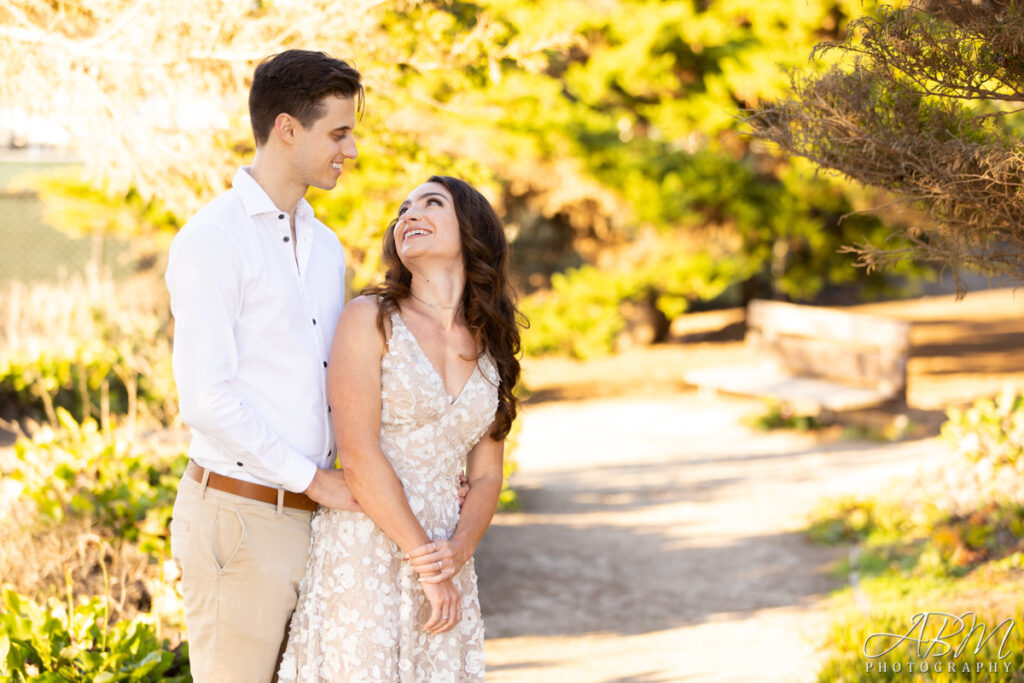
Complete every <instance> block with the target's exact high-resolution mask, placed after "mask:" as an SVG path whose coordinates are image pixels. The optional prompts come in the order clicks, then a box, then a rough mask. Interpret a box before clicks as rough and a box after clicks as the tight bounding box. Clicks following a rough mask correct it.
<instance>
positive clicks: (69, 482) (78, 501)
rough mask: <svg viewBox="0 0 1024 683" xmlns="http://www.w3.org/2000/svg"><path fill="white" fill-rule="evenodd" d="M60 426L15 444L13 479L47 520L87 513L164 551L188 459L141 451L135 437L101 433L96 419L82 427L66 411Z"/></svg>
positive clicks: (117, 533) (59, 416) (59, 413)
mask: <svg viewBox="0 0 1024 683" xmlns="http://www.w3.org/2000/svg"><path fill="white" fill-rule="evenodd" d="M56 416H57V420H58V423H59V426H58V428H57V429H52V428H50V427H44V428H42V429H40V430H39V431H38V432H37V433H36V434H35V435H34V436H33V437H32V438H31V439H29V438H24V437H23V438H20V439H19V440H18V441H17V442H16V443H15V445H14V454H15V460H16V464H15V468H14V471H13V472H11V473H10V477H11V478H12V479H14V480H16V481H19V482H21V484H22V486H23V488H22V491H21V495H22V497H23V498H26V499H29V500H32V501H33V502H34V503H35V504H36V506H37V507H38V510H39V513H40V515H41V516H42V517H43V518H44V519H49V520H51V521H54V522H60V521H62V520H64V519H65V518H67V517H77V518H85V517H88V518H90V519H91V520H92V521H93V522H94V523H95V524H97V525H99V526H101V527H103V528H106V529H110V530H111V531H112V532H113V534H114V535H115V536H118V537H122V538H125V539H126V540H129V541H133V542H137V543H139V544H140V547H141V548H142V549H143V550H144V551H146V552H150V553H151V554H154V555H157V556H162V555H163V554H165V553H166V550H167V546H168V543H169V540H168V536H167V532H166V529H167V525H168V520H169V519H170V514H171V508H172V506H173V504H174V496H175V493H176V492H177V485H178V480H179V479H180V478H181V474H182V473H183V472H184V468H185V466H186V464H187V456H186V455H185V454H184V452H182V451H178V452H177V453H176V454H174V455H171V456H158V455H155V454H153V453H147V452H139V451H138V450H136V447H135V445H134V442H133V441H129V440H128V439H127V438H125V437H124V436H122V435H119V434H118V433H116V432H105V431H102V430H101V429H100V428H99V426H98V424H97V423H96V421H95V420H93V419H87V420H84V421H83V422H82V423H81V424H79V423H78V422H76V421H75V419H74V418H73V417H72V416H71V414H70V413H68V412H67V411H66V410H64V409H63V408H58V409H57V411H56Z"/></svg>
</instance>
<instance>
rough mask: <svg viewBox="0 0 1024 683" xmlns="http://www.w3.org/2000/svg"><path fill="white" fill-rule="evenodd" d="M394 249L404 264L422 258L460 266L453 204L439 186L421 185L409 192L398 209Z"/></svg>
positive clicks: (459, 239) (447, 193) (459, 250)
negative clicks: (451, 260) (453, 262)
mask: <svg viewBox="0 0 1024 683" xmlns="http://www.w3.org/2000/svg"><path fill="white" fill-rule="evenodd" d="M394 229H395V247H396V248H397V250H398V257H399V258H400V259H401V260H402V263H405V264H406V267H408V263H409V261H410V260H412V259H417V258H422V257H424V256H428V257H431V258H433V259H453V260H458V261H459V262H460V263H461V259H462V240H461V238H460V237H459V221H458V219H457V218H456V217H455V203H454V201H453V200H452V195H451V193H450V192H448V189H447V188H445V186H444V185H441V184H440V183H423V184H422V185H420V186H419V187H417V188H416V189H415V190H413V191H412V192H411V193H410V194H409V197H408V198H407V199H406V200H405V201H404V202H402V206H401V207H400V208H399V209H398V222H397V223H395V228H394Z"/></svg>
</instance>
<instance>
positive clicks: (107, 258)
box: [0, 161, 133, 283]
mask: <svg viewBox="0 0 1024 683" xmlns="http://www.w3.org/2000/svg"><path fill="white" fill-rule="evenodd" d="M46 166H49V164H44V163H32V162H11V161H0V282H2V283H11V282H24V283H32V282H61V281H65V280H67V278H68V277H69V276H71V275H74V274H76V273H82V272H83V271H84V270H85V269H86V268H87V267H93V268H97V267H98V269H99V271H100V272H104V273H107V274H109V275H110V276H111V277H113V278H114V279H120V278H123V277H125V276H127V275H130V274H131V272H132V269H133V268H132V264H131V263H130V259H129V250H128V247H129V243H128V241H127V240H124V239H114V238H110V237H106V236H103V235H97V236H87V237H74V236H71V235H67V234H65V233H63V232H61V231H60V230H58V229H57V228H56V227H55V226H53V225H50V224H49V223H48V222H47V220H46V217H45V215H44V210H43V209H44V207H43V202H42V200H41V199H40V198H39V196H38V195H37V194H36V193H35V192H34V191H32V190H26V189H19V188H13V189H12V188H11V187H10V186H9V185H10V180H11V179H12V178H16V177H17V176H18V175H20V174H22V173H31V172H33V171H37V170H41V169H42V168H44V167H46Z"/></svg>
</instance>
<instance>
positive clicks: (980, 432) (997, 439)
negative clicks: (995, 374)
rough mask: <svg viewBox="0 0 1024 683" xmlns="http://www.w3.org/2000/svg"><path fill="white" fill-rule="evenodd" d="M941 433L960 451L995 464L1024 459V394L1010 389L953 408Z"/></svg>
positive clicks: (1015, 464) (1010, 462)
mask: <svg viewBox="0 0 1024 683" xmlns="http://www.w3.org/2000/svg"><path fill="white" fill-rule="evenodd" d="M947 414H948V418H949V419H948V420H947V421H946V423H945V424H943V426H942V436H943V438H945V439H946V440H947V441H949V442H950V443H952V445H953V447H954V448H955V449H956V450H957V452H959V453H961V454H963V455H965V456H966V457H967V458H969V459H971V460H972V461H974V462H986V463H988V464H990V465H992V466H994V467H1002V466H1011V467H1020V466H1021V464H1022V463H1024V459H1022V457H1021V456H1022V455H1024V394H1020V393H1016V392H1014V391H1012V390H1010V389H1007V390H1006V391H1003V392H1002V393H1001V394H999V396H997V397H996V398H995V399H994V400H993V399H988V398H983V399H979V400H978V401H976V402H975V403H974V405H973V406H971V407H970V408H967V409H966V410H961V409H959V408H951V409H950V410H949V411H948V413H947Z"/></svg>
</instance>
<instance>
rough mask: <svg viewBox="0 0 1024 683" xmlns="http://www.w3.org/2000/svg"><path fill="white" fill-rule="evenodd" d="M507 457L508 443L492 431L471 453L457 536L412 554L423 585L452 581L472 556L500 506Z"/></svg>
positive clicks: (456, 531) (455, 534) (414, 565)
mask: <svg viewBox="0 0 1024 683" xmlns="http://www.w3.org/2000/svg"><path fill="white" fill-rule="evenodd" d="M504 455H505V442H504V441H495V440H494V439H492V438H491V437H490V430H488V435H487V436H484V438H483V439H481V440H480V442H479V443H477V445H476V446H474V447H473V449H472V450H471V451H470V452H469V461H468V464H467V468H466V469H467V477H468V479H469V493H467V494H466V502H465V503H463V505H462V513H461V514H460V515H459V523H458V524H457V525H456V527H455V533H454V534H453V535H452V537H451V539H450V540H448V541H443V540H439V541H437V542H436V546H437V550H434V545H435V543H430V544H427V545H426V546H421V547H419V548H416V549H415V550H413V551H412V552H411V553H410V554H409V559H410V560H411V564H412V566H413V568H414V569H416V571H417V572H419V574H420V581H422V582H423V583H440V582H441V581H445V580H448V579H450V578H451V577H453V576H455V575H456V574H458V573H459V570H460V569H462V566H463V565H464V564H466V562H468V561H469V558H470V557H472V556H473V553H474V552H475V551H476V546H477V544H479V543H480V539H481V538H483V536H484V532H485V531H487V527H488V526H490V524H491V518H492V517H494V511H495V510H496V509H497V507H498V497H499V495H500V494H501V483H502V476H503V469H502V463H503V460H504ZM438 561H440V562H441V571H437V563H438Z"/></svg>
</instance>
